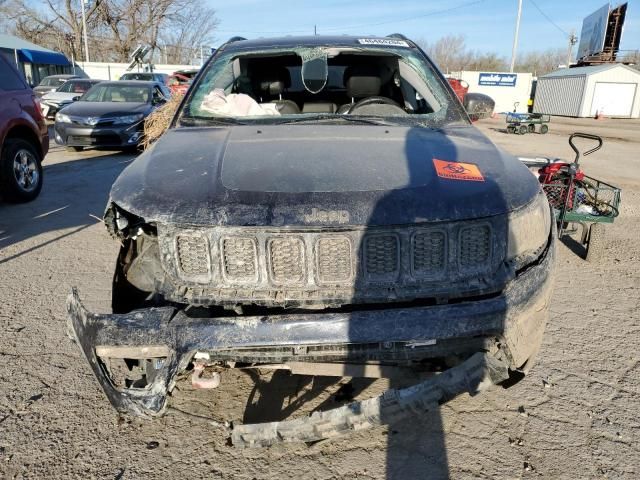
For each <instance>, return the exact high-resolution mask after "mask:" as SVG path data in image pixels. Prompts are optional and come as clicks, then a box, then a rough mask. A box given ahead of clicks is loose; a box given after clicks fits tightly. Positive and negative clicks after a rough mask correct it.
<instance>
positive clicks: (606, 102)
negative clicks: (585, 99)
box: [591, 82, 638, 117]
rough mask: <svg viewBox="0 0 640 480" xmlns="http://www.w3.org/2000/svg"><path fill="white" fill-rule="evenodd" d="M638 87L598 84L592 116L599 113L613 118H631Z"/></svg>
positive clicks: (621, 84)
mask: <svg viewBox="0 0 640 480" xmlns="http://www.w3.org/2000/svg"><path fill="white" fill-rule="evenodd" d="M637 86H638V85H637V84H635V83H606V82H596V88H595V89H594V91H593V102H592V103H591V115H592V116H593V115H595V114H596V112H599V113H600V114H601V115H608V116H612V117H630V116H631V109H632V107H633V99H634V98H635V96H636V88H637Z"/></svg>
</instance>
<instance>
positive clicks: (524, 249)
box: [507, 190, 551, 270]
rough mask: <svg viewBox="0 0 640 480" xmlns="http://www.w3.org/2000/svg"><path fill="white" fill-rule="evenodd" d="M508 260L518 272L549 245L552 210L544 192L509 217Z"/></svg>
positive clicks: (540, 192)
mask: <svg viewBox="0 0 640 480" xmlns="http://www.w3.org/2000/svg"><path fill="white" fill-rule="evenodd" d="M508 223H509V225H508V231H509V234H508V235H509V236H508V239H507V260H508V261H509V262H511V263H514V264H515V268H516V270H519V269H520V268H522V267H524V266H525V265H527V264H529V263H531V262H533V261H534V260H536V259H537V258H538V257H539V256H540V254H541V253H542V251H543V250H544V248H545V247H546V245H547V241H548V239H549V233H550V231H551V210H550V208H549V202H548V201H547V196H546V195H545V194H544V192H543V191H542V190H540V191H539V192H538V194H537V195H536V197H535V199H534V200H533V201H532V202H531V203H529V204H528V205H527V206H525V207H524V208H521V209H520V210H517V211H515V212H512V213H511V214H509V217H508Z"/></svg>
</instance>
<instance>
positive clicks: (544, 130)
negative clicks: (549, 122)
mask: <svg viewBox="0 0 640 480" xmlns="http://www.w3.org/2000/svg"><path fill="white" fill-rule="evenodd" d="M548 131H549V127H547V126H546V125H540V133H541V134H543V135H544V134H545V133H547V132H548Z"/></svg>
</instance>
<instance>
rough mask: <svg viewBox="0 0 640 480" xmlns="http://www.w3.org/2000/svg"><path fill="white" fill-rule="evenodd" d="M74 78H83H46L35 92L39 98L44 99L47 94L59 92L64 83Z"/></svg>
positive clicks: (57, 76) (75, 76)
mask: <svg viewBox="0 0 640 480" xmlns="http://www.w3.org/2000/svg"><path fill="white" fill-rule="evenodd" d="M72 78H81V77H80V76H78V75H49V76H48V77H44V78H43V79H42V81H41V82H40V83H39V84H38V86H37V87H35V88H34V89H33V91H34V92H35V94H36V95H37V96H38V97H42V96H43V95H44V94H45V93H49V92H53V91H54V90H57V89H58V88H59V87H60V86H62V84H63V83H64V82H66V81H67V80H71V79H72Z"/></svg>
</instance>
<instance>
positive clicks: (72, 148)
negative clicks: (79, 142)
mask: <svg viewBox="0 0 640 480" xmlns="http://www.w3.org/2000/svg"><path fill="white" fill-rule="evenodd" d="M65 150H66V151H67V152H81V151H82V147H65Z"/></svg>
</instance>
